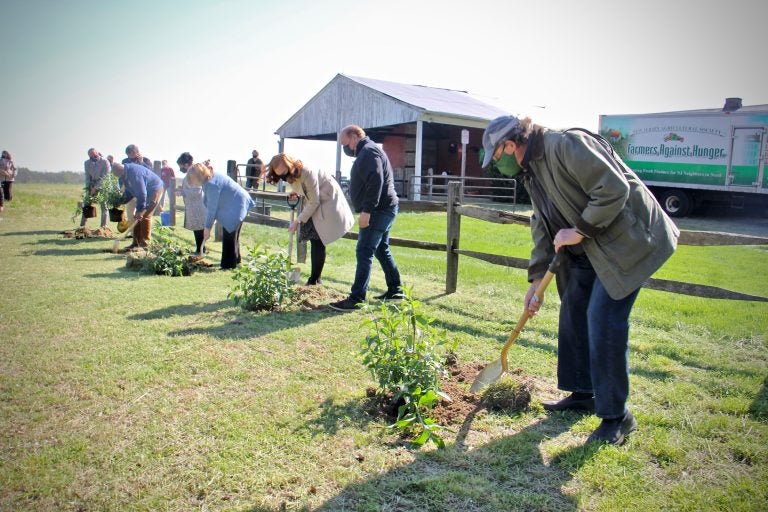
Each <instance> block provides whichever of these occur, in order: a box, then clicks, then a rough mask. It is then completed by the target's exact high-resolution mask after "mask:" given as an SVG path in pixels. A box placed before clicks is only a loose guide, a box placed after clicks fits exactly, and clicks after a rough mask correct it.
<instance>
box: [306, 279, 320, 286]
mask: <svg viewBox="0 0 768 512" xmlns="http://www.w3.org/2000/svg"><path fill="white" fill-rule="evenodd" d="M319 284H323V280H322V279H318V280H317V281H313V280H312V279H308V280H307V284H306V286H317V285H319Z"/></svg>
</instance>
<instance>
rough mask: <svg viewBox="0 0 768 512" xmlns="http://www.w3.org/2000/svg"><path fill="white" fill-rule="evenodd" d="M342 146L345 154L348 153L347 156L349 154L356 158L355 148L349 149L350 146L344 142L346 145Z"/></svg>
mask: <svg viewBox="0 0 768 512" xmlns="http://www.w3.org/2000/svg"><path fill="white" fill-rule="evenodd" d="M341 147H342V149H343V150H344V154H345V155H347V156H349V157H352V158H354V157H355V150H353V149H349V146H347V145H346V144H344V145H343V146H341Z"/></svg>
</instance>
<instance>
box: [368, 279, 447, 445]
mask: <svg viewBox="0 0 768 512" xmlns="http://www.w3.org/2000/svg"><path fill="white" fill-rule="evenodd" d="M404 295H405V298H404V300H403V301H402V302H401V303H400V304H391V305H390V304H386V303H385V304H382V305H381V306H379V308H378V311H377V313H378V314H377V315H376V316H375V317H373V318H372V319H368V320H365V321H364V322H363V325H364V326H366V327H368V328H369V329H370V332H369V334H368V336H367V337H366V338H365V340H364V341H363V342H362V351H361V352H362V357H363V364H365V366H366V367H367V368H368V369H369V370H370V372H371V374H372V375H373V378H374V379H376V380H377V381H378V384H379V387H380V388H381V389H382V390H383V391H384V392H385V393H391V394H392V400H393V401H395V403H399V402H402V405H400V406H399V408H398V411H397V421H396V422H395V423H394V424H392V425H390V428H395V429H400V430H408V431H410V430H415V435H416V437H415V439H414V440H413V443H414V444H416V445H417V446H422V445H423V444H425V443H426V442H428V441H432V442H434V443H435V444H436V445H437V446H438V447H439V448H443V447H444V446H445V444H444V442H443V438H442V437H441V435H440V431H441V430H443V427H442V426H441V425H438V424H437V423H436V422H435V420H434V419H433V418H431V417H429V415H428V414H429V411H430V410H431V409H432V408H433V407H434V406H435V405H436V404H437V402H438V401H439V400H440V399H441V398H446V399H449V400H450V397H448V396H447V395H446V394H445V393H442V392H441V391H440V378H441V377H443V376H444V375H445V373H446V370H445V363H444V361H445V356H446V354H447V352H448V351H450V350H453V348H454V347H455V343H453V344H449V343H448V341H447V340H446V335H445V331H440V330H438V329H436V328H435V327H434V326H433V325H432V323H433V322H434V319H433V318H430V317H428V316H427V315H425V314H424V313H423V312H422V310H421V302H419V301H418V300H416V299H414V298H413V295H412V294H411V289H406V290H405V291H404Z"/></svg>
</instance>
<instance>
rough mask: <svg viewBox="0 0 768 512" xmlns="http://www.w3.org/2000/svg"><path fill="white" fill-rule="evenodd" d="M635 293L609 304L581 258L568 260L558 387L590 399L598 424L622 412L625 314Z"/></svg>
mask: <svg viewBox="0 0 768 512" xmlns="http://www.w3.org/2000/svg"><path fill="white" fill-rule="evenodd" d="M639 291H640V290H639V289H637V290H635V291H634V292H632V293H630V294H629V296H627V297H624V298H623V299H620V300H614V299H612V298H611V297H610V296H609V295H608V292H606V290H605V287H603V284H602V283H601V282H600V280H599V279H598V278H597V274H595V269H594V268H592V264H591V263H590V262H589V259H587V257H586V256H575V257H574V256H572V257H570V258H569V260H568V282H567V283H566V284H565V289H564V291H563V295H562V298H561V305H560V326H559V332H558V337H557V341H558V344H557V386H558V387H559V388H560V389H562V390H564V391H573V392H584V393H594V395H595V414H596V415H597V416H598V417H600V418H618V417H620V416H623V415H624V413H625V412H626V411H627V406H626V403H627V397H628V396H629V313H630V312H631V311H632V305H633V304H634V303H635V299H636V298H637V294H638V292H639Z"/></svg>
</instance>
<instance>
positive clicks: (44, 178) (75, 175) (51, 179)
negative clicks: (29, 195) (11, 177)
mask: <svg viewBox="0 0 768 512" xmlns="http://www.w3.org/2000/svg"><path fill="white" fill-rule="evenodd" d="M84 181H85V176H84V175H83V173H82V172H74V171H61V172H40V171H30V170H29V169H27V168H26V167H19V168H18V172H17V174H16V183H53V184H75V185H82V184H83V182H84Z"/></svg>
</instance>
